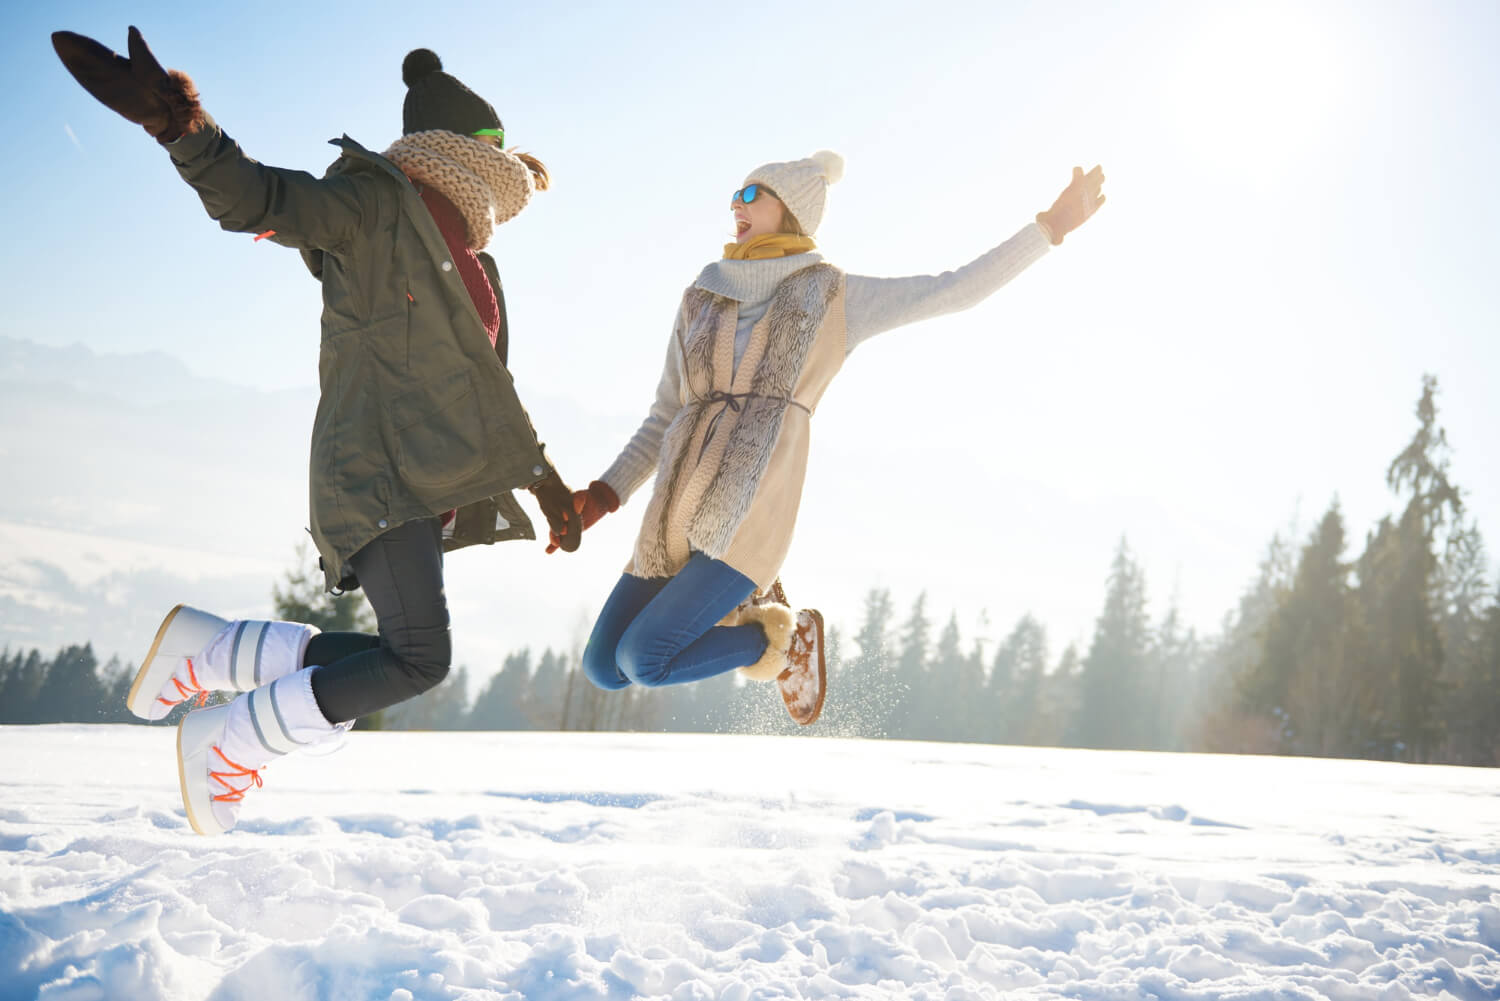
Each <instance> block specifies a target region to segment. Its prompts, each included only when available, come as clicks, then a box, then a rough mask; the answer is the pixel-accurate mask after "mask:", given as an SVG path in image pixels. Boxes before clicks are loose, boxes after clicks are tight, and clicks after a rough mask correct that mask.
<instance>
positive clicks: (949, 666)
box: [923, 613, 983, 740]
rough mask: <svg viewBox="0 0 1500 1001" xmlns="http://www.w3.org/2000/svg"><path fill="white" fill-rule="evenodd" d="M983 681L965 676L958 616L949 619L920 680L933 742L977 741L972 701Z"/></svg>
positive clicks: (966, 672)
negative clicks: (922, 678) (924, 695)
mask: <svg viewBox="0 0 1500 1001" xmlns="http://www.w3.org/2000/svg"><path fill="white" fill-rule="evenodd" d="M982 684H983V679H982V678H977V677H971V676H969V673H968V658H967V657H965V656H964V652H963V648H962V640H961V639H960V637H959V630H958V615H957V613H954V614H953V615H951V616H949V618H948V624H947V625H945V626H944V627H943V631H942V633H941V634H940V635H939V636H938V643H937V648H936V649H935V650H934V651H933V654H932V659H931V661H930V662H929V664H928V668H927V671H926V676H925V679H924V681H923V685H924V687H925V692H926V696H927V697H926V699H924V702H925V703H926V706H927V711H928V719H929V723H928V726H929V727H930V730H929V734H930V736H931V737H932V739H934V740H976V739H980V738H978V736H977V734H976V730H977V729H978V723H979V720H978V719H977V718H976V714H975V712H974V708H975V706H974V701H975V698H976V697H977V696H978V694H979V691H980V688H981V687H982Z"/></svg>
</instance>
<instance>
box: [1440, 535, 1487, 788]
mask: <svg viewBox="0 0 1500 1001" xmlns="http://www.w3.org/2000/svg"><path fill="white" fill-rule="evenodd" d="M1488 567H1489V560H1488V558H1487V557H1486V555H1485V549H1484V539H1483V537H1482V536H1481V535H1480V532H1479V527H1478V526H1477V525H1474V524H1472V523H1469V524H1462V525H1459V526H1457V527H1456V528H1455V529H1454V531H1453V532H1452V533H1451V534H1450V535H1449V536H1448V543H1447V546H1446V547H1445V551H1444V554H1443V560H1442V564H1441V566H1440V568H1439V574H1438V577H1439V586H1438V591H1439V595H1440V598H1439V605H1438V611H1439V616H1440V625H1439V630H1440V636H1441V639H1442V644H1443V670H1442V674H1441V676H1440V679H1439V681H1440V685H1441V690H1442V700H1443V712H1442V716H1443V719H1444V720H1445V722H1446V725H1447V739H1446V741H1445V745H1444V751H1443V754H1442V756H1441V757H1442V760H1444V761H1447V762H1451V763H1453V764H1466V765H1479V764H1483V765H1488V764H1491V763H1493V762H1492V761H1491V758H1492V755H1493V750H1494V746H1495V744H1496V736H1495V735H1496V734H1497V733H1500V729H1497V727H1496V723H1500V718H1497V717H1496V716H1495V715H1494V714H1493V710H1494V707H1495V700H1496V698H1497V694H1496V692H1495V689H1494V688H1493V687H1492V685H1493V680H1492V679H1491V678H1490V677H1488V676H1487V675H1488V673H1489V672H1488V670H1487V667H1488V665H1487V663H1486V660H1487V657H1488V653H1489V651H1488V650H1487V649H1486V641H1487V639H1488V636H1487V627H1488V625H1489V619H1490V617H1491V616H1490V612H1491V611H1492V600H1493V597H1494V595H1493V593H1492V592H1491V591H1490V590H1489V587H1488V584H1487V581H1486V577H1487V575H1488V572H1489V571H1488Z"/></svg>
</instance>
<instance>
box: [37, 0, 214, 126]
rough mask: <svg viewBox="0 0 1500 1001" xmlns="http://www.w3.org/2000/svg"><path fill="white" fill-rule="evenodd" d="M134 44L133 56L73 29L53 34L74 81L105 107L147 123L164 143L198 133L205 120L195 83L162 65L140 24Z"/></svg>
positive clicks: (131, 46) (132, 34) (134, 33)
mask: <svg viewBox="0 0 1500 1001" xmlns="http://www.w3.org/2000/svg"><path fill="white" fill-rule="evenodd" d="M128 45H129V52H130V58H128V59H127V58H125V57H124V56H120V55H117V54H115V53H114V52H111V51H110V50H109V49H107V48H105V47H104V46H102V45H100V44H99V43H98V42H96V41H94V40H93V39H92V38H87V37H85V36H83V35H76V34H74V33H73V32H71V31H54V32H53V33H52V47H53V48H54V49H56V50H57V55H58V58H60V59H61V60H62V62H63V65H64V66H66V67H67V69H68V72H69V73H71V74H73V79H75V80H77V81H78V82H79V83H81V84H83V89H84V90H86V91H88V92H89V93H90V94H93V95H94V97H95V98H96V99H97V100H98V101H99V102H100V103H101V104H103V105H104V106H105V107H107V108H109V109H110V110H112V111H114V112H116V113H118V114H120V115H121V116H123V117H125V118H126V119H128V120H130V121H132V122H135V123H136V124H137V125H139V126H141V127H143V128H144V129H145V130H146V131H147V132H149V133H150V134H151V137H152V138H153V139H155V140H156V141H157V142H160V143H169V142H173V141H175V140H177V139H180V138H182V137H183V136H184V135H186V134H187V133H189V132H196V131H197V130H198V129H199V127H201V126H202V124H203V109H202V108H201V107H199V105H198V88H196V87H194V86H193V81H192V80H191V79H190V78H189V77H188V75H187V74H186V73H182V72H180V71H178V70H172V71H170V72H168V71H167V70H164V69H162V66H161V63H159V62H157V61H156V57H155V56H153V55H152V54H151V50H150V49H149V48H147V47H146V40H145V39H144V38H142V37H141V33H140V32H139V31H137V30H136V29H135V28H134V27H131V29H130V38H129V42H128Z"/></svg>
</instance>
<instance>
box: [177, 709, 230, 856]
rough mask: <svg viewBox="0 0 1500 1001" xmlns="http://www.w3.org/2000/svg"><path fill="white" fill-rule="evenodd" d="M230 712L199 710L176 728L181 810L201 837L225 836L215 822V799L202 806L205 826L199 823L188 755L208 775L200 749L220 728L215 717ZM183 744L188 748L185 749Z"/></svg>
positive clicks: (183, 719) (226, 710)
mask: <svg viewBox="0 0 1500 1001" xmlns="http://www.w3.org/2000/svg"><path fill="white" fill-rule="evenodd" d="M228 710H229V707H228V706H214V707H213V708H210V709H200V710H198V711H197V712H191V713H188V714H187V715H186V716H184V717H182V722H180V723H178V724H177V786H178V788H179V789H180V790H181V791H182V808H183V809H184V810H185V811H186V812H187V819H188V823H189V824H191V825H193V830H194V831H195V832H197V833H198V834H203V835H210V834H223V833H224V829H223V828H221V827H220V826H219V824H218V822H217V821H216V820H214V819H213V817H214V811H213V801H212V799H209V800H206V801H205V802H203V803H202V804H199V806H200V808H201V810H202V813H203V816H202V818H201V819H202V821H203V822H202V823H200V822H199V820H200V817H199V813H198V812H196V811H195V810H194V808H193V797H192V795H191V794H190V793H189V791H188V778H187V769H188V760H187V754H188V752H189V750H191V751H192V752H195V758H197V760H195V761H194V765H193V766H194V768H201V769H203V770H204V771H205V773H206V772H207V769H208V762H207V760H206V759H205V758H204V756H203V755H202V754H201V751H202V748H201V747H200V746H197V745H201V744H202V742H203V737H204V734H205V733H207V734H212V733H213V732H214V731H215V730H217V729H220V728H221V725H220V724H218V723H216V722H214V720H213V717H215V716H217V715H219V714H221V713H224V712H228ZM203 717H208V718H203ZM184 744H186V745H188V746H187V747H186V748H185V747H184V746H183V745H184ZM210 744H212V741H210ZM205 786H206V780H205Z"/></svg>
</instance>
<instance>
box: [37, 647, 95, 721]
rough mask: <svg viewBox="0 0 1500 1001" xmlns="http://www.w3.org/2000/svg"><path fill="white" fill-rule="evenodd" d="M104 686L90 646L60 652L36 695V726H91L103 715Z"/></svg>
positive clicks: (48, 667) (48, 669)
mask: <svg viewBox="0 0 1500 1001" xmlns="http://www.w3.org/2000/svg"><path fill="white" fill-rule="evenodd" d="M104 694H105V689H104V684H103V682H101V681H100V679H99V661H98V659H97V658H96V657H95V656H94V647H93V644H91V643H85V644H84V645H83V646H76V645H75V646H69V647H64V648H63V649H61V650H59V651H58V653H57V656H56V657H55V658H53V660H52V663H51V664H50V665H48V666H47V669H46V674H45V676H44V677H43V679H42V684H41V686H40V688H39V689H38V690H37V695H36V716H37V722H39V723H93V722H97V721H98V719H99V718H100V716H101V715H102V714H103V713H104V711H105V705H104Z"/></svg>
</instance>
